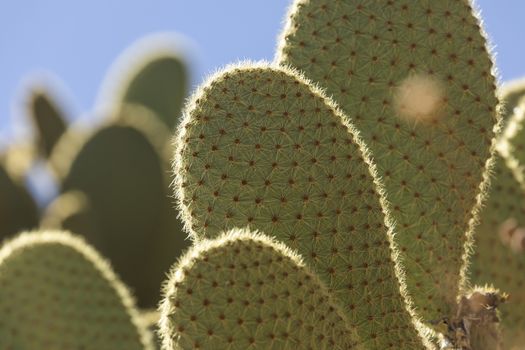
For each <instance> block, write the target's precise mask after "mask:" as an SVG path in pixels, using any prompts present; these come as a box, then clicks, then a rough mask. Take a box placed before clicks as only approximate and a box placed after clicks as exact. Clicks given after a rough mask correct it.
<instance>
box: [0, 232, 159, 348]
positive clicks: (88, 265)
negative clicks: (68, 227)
mask: <svg viewBox="0 0 525 350" xmlns="http://www.w3.org/2000/svg"><path fill="white" fill-rule="evenodd" d="M0 285H1V286H2V288H0V314H1V315H2V317H0V348H1V349H13V350H25V349H31V350H40V349H41V350H48V349H56V350H60V349H63V350H66V349H67V350H70V349H85V350H116V349H126V350H133V349H137V350H143V349H152V348H151V339H150V335H149V334H147V333H146V330H145V329H144V328H143V327H142V326H140V325H139V323H138V321H137V314H136V311H135V310H134V309H133V301H132V299H131V297H130V295H129V293H128V292H127V290H126V289H125V287H124V286H123V285H122V283H121V282H120V281H119V280H118V278H117V277H116V276H115V274H114V273H113V272H112V271H111V269H110V266H109V264H108V263H107V262H106V261H104V260H102V258H101V257H100V256H99V255H98V253H96V252H95V251H94V250H93V249H92V248H91V247H89V246H87V245H86V244H85V243H84V241H82V240H81V239H79V238H76V237H74V236H72V235H70V234H67V233H64V232H58V231H43V232H30V233H27V232H26V233H22V234H21V235H19V236H17V237H16V238H14V239H12V240H10V241H7V242H6V243H5V244H4V245H3V247H2V248H1V249H0Z"/></svg>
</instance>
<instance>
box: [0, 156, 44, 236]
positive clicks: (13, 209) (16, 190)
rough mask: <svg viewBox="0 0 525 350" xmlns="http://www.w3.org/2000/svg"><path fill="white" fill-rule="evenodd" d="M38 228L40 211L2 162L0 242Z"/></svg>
mask: <svg viewBox="0 0 525 350" xmlns="http://www.w3.org/2000/svg"><path fill="white" fill-rule="evenodd" d="M37 226H38V209H37V207H36V204H35V202H34V200H33V198H32V197H31V195H30V194H29V193H28V192H27V190H26V189H25V188H24V186H23V185H22V184H20V183H19V181H17V180H16V179H13V178H12V177H11V176H10V174H9V173H8V172H7V170H6V169H5V168H4V165H3V163H2V162H0V241H2V240H3V239H4V238H6V237H9V236H11V235H14V234H16V233H17V232H19V231H21V230H27V229H32V228H35V227H37Z"/></svg>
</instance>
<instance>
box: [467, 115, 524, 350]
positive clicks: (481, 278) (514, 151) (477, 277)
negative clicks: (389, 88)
mask: <svg viewBox="0 0 525 350" xmlns="http://www.w3.org/2000/svg"><path fill="white" fill-rule="evenodd" d="M523 106H524V107H525V105H523ZM515 111H516V114H514V115H513V116H512V117H511V118H510V119H509V121H508V124H507V127H506V129H505V132H504V133H503V135H502V137H501V138H500V140H499V141H498V149H499V150H500V152H499V154H500V156H499V158H498V162H497V165H496V168H495V171H494V174H493V177H494V180H493V184H492V187H491V190H490V194H489V200H488V202H487V205H486V207H485V208H484V209H483V211H482V214H481V224H480V227H479V229H478V233H477V235H476V253H475V255H474V257H473V262H472V268H471V279H472V280H473V282H474V283H477V284H494V285H495V286H497V287H498V288H500V289H501V290H502V291H504V292H506V293H508V294H509V303H508V304H507V305H503V306H502V307H501V315H502V316H501V318H502V329H503V341H504V344H505V349H507V348H508V349H514V348H517V347H520V346H522V345H523V344H524V343H525V333H524V332H523V325H524V324H525V316H524V315H525V292H524V290H523V288H524V285H525V270H524V266H525V259H524V243H525V205H524V201H523V199H524V198H525V182H524V179H525V178H524V173H523V169H524V168H523V164H524V163H523V161H525V155H524V153H523V143H522V142H523V141H522V140H523V137H524V135H523V132H524V130H523V121H524V117H525V109H523V108H519V109H516V110H515Z"/></svg>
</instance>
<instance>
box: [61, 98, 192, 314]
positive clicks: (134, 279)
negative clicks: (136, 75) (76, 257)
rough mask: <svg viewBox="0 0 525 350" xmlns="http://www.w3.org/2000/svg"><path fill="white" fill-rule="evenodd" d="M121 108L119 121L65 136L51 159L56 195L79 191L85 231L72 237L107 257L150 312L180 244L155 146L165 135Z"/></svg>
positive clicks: (161, 155) (182, 236)
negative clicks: (57, 184)
mask: <svg viewBox="0 0 525 350" xmlns="http://www.w3.org/2000/svg"><path fill="white" fill-rule="evenodd" d="M123 110H125V113H127V114H128V115H127V116H121V117H118V118H117V117H115V118H109V123H107V125H103V126H102V127H100V128H99V129H98V130H96V131H95V132H94V133H93V134H91V135H88V136H83V137H77V136H76V135H77V134H78V133H77V132H76V131H75V130H71V131H68V133H67V134H66V135H65V136H64V138H63V140H61V141H60V143H59V144H58V145H57V147H56V150H55V152H54V154H53V157H51V162H52V163H53V164H55V165H54V168H55V169H57V173H58V177H59V178H60V179H61V182H62V185H61V186H62V188H61V190H62V192H63V193H65V192H68V191H80V192H82V193H83V194H84V195H85V197H86V199H87V202H88V203H89V210H88V212H84V213H83V214H88V215H89V217H90V218H91V220H90V222H89V226H86V227H79V228H78V233H79V234H83V235H85V237H86V238H87V240H88V241H89V242H90V243H92V244H94V245H95V247H96V248H97V249H98V250H100V251H101V252H102V253H103V254H104V255H105V256H107V257H108V258H109V259H110V261H111V263H112V264H113V266H114V268H115V270H116V271H117V273H118V274H119V275H120V276H121V277H122V279H123V280H124V281H125V282H126V283H127V284H128V285H129V286H130V287H131V288H132V289H133V291H134V293H136V296H137V299H138V303H139V305H140V306H141V307H154V306H155V305H156V304H157V302H158V299H159V297H160V285H161V282H162V280H163V279H164V277H165V274H166V272H167V271H168V269H169V267H170V266H171V265H172V264H173V262H174V261H175V260H176V258H177V256H178V255H180V254H181V252H182V249H184V248H185V247H186V246H187V245H188V242H187V241H185V238H186V235H185V234H183V233H182V224H181V223H179V222H178V221H177V218H176V216H177V213H176V212H175V211H174V210H173V209H172V205H171V202H170V198H169V197H168V193H169V188H168V187H169V180H168V179H167V178H166V177H167V176H166V174H168V164H167V163H168V162H166V161H165V159H164V152H165V150H164V149H162V148H160V147H164V146H165V143H164V141H162V140H164V139H165V138H167V137H164V136H163V134H167V133H168V132H167V130H166V128H165V127H164V126H162V125H161V126H160V129H157V128H155V127H151V128H148V124H149V123H147V120H148V119H147V117H148V115H145V114H144V115H143V114H141V113H140V112H141V111H142V109H138V110H137V109H133V108H127V109H123ZM143 117H144V118H143ZM155 125H156V124H155ZM157 126H158V125H157ZM159 139H161V140H160V141H159ZM157 141H159V142H157ZM84 216H85V215H84ZM64 227H66V228H68V229H73V230H76V231H77V228H76V227H75V226H70V225H66V226H64Z"/></svg>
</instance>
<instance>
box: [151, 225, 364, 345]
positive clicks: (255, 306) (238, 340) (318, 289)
mask: <svg viewBox="0 0 525 350" xmlns="http://www.w3.org/2000/svg"><path fill="white" fill-rule="evenodd" d="M161 312H162V313H161V322H160V327H161V330H160V332H161V335H162V338H163V345H164V348H165V349H167V350H168V349H169V350H172V349H178V348H179V347H180V348H181V349H358V348H361V347H360V346H358V345H357V344H358V343H359V340H358V339H357V338H356V335H355V333H354V332H353V330H352V329H351V327H349V324H348V322H347V321H346V320H345V317H344V316H343V314H342V313H341V311H340V309H339V306H338V305H336V304H335V303H334V301H333V300H332V299H331V297H330V295H329V292H328V289H327V287H326V286H325V285H324V284H323V283H322V282H321V281H319V279H318V278H317V276H316V275H315V274H313V273H312V272H310V271H309V269H308V268H307V267H306V266H304V264H303V263H302V261H301V259H300V258H299V257H298V256H297V255H296V254H294V253H292V252H291V251H290V250H289V249H288V248H286V247H285V246H284V245H283V244H279V243H276V242H275V241H272V240H271V239H270V238H268V237H266V236H263V235H260V234H254V233H251V232H249V231H247V230H231V231H230V232H228V233H226V234H223V235H219V237H218V238H217V239H216V240H209V241H201V242H200V243H199V245H197V246H195V247H194V248H193V249H192V250H190V251H189V252H188V253H187V254H186V255H185V256H184V257H183V258H182V259H181V260H180V262H179V263H178V264H177V265H176V266H175V267H174V269H173V270H172V271H171V273H170V278H169V280H168V282H167V283H166V285H165V299H164V301H163V303H162V305H161Z"/></svg>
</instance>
